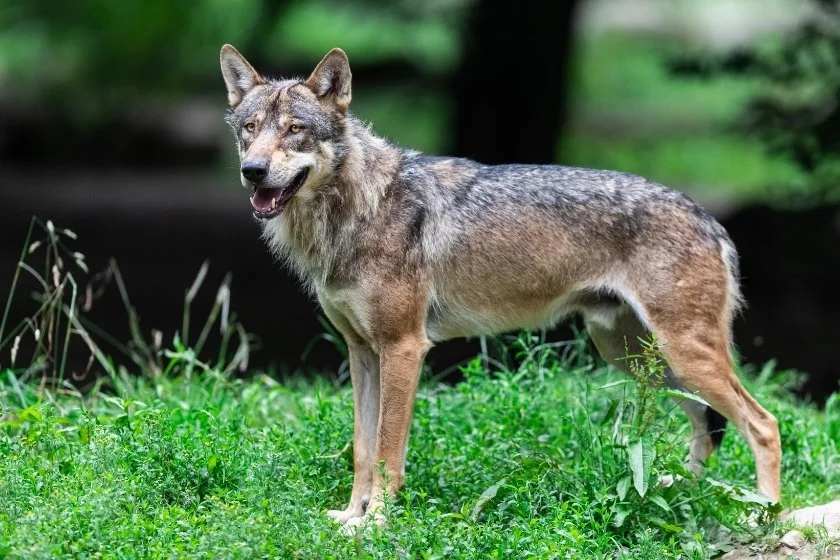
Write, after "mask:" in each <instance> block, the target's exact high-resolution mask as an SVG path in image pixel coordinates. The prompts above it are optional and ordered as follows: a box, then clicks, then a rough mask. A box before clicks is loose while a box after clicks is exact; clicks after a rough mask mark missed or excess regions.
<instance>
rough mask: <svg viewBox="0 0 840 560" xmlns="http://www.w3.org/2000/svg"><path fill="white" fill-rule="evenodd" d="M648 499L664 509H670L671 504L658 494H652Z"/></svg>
mask: <svg viewBox="0 0 840 560" xmlns="http://www.w3.org/2000/svg"><path fill="white" fill-rule="evenodd" d="M649 499H650V501H651V502H653V503H654V504H656V505H658V506H659V507H661V508H662V509H664V510H665V511H671V506H669V505H668V501H667V500H666V499H665V498H663V497H662V496H660V495H659V494H653V495H652V496H650V498H649Z"/></svg>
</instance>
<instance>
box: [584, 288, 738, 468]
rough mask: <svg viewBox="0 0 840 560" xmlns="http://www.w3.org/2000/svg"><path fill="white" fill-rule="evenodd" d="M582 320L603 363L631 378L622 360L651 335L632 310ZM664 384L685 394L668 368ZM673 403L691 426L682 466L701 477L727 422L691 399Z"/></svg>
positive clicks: (616, 310) (637, 350)
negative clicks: (686, 454) (684, 463)
mask: <svg viewBox="0 0 840 560" xmlns="http://www.w3.org/2000/svg"><path fill="white" fill-rule="evenodd" d="M584 319H585V321H586V328H587V330H588V331H589V335H590V337H591V338H592V342H593V343H594V344H595V348H597V350H598V353H599V354H600V355H601V357H602V358H603V359H604V361H606V362H607V363H609V364H611V365H613V366H615V367H616V368H617V369H619V370H620V371H623V372H624V373H626V374H627V375H631V372H630V368H629V365H628V362H627V360H626V359H625V357H626V356H628V355H640V354H641V352H642V346H641V343H640V341H639V339H640V338H641V339H645V338H647V337H649V336H650V332H649V331H648V330H647V329H646V328H645V326H644V325H643V324H642V322H641V321H639V319H638V318H637V317H636V314H635V313H634V312H633V310H632V309H630V307H628V306H627V305H625V304H622V305H620V306H619V307H616V308H614V309H612V310H610V311H608V312H607V313H606V314H605V313H604V312H601V313H597V314H587V313H584ZM665 384H666V385H667V386H669V387H671V388H674V389H679V390H681V391H686V390H687V389H686V387H685V385H683V383H681V382H680V380H679V379H678V378H677V377H676V376H675V375H674V373H673V372H672V371H671V368H670V367H669V368H668V369H667V370H666V377H665ZM674 401H675V402H676V404H677V405H679V407H680V408H681V409H682V410H683V412H685V415H686V416H687V417H688V420H689V422H691V439H690V441H689V454H688V458H687V459H686V465H685V466H686V468H687V469H688V470H689V471H691V472H693V473H694V474H696V475H700V474H702V472H703V464H704V463H705V462H706V460H707V459H708V458H709V455H711V454H712V452H713V451H714V449H715V448H716V447H717V446H718V445H719V444H720V441H721V439H722V438H723V431H724V429H725V427H726V419H725V418H724V417H723V416H721V415H720V414H718V413H717V412H716V411H715V410H713V409H712V408H711V407H709V406H706V405H704V404H702V403H698V402H696V401H692V400H690V399H674Z"/></svg>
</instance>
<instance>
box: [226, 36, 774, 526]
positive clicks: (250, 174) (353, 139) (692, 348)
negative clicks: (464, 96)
mask: <svg viewBox="0 0 840 560" xmlns="http://www.w3.org/2000/svg"><path fill="white" fill-rule="evenodd" d="M221 66H222V75H223V77H224V81H225V84H226V86H227V93H228V101H229V104H230V109H229V111H228V113H227V122H228V123H229V124H230V126H231V128H232V129H233V132H234V134H235V136H236V143H237V146H238V148H239V156H240V158H241V181H242V186H243V187H245V188H246V189H247V190H248V192H249V194H250V198H251V204H252V206H253V214H254V216H256V217H257V218H259V219H260V222H261V224H262V232H263V238H264V239H265V241H266V242H267V243H268V246H269V247H270V248H271V251H272V252H273V253H274V254H275V255H276V256H277V257H278V258H280V259H282V260H284V261H285V262H286V263H287V264H288V266H289V267H291V268H292V270H294V271H295V272H296V273H297V274H298V275H299V276H300V278H301V279H302V280H303V282H304V283H305V285H306V286H307V288H308V289H309V290H310V291H311V292H312V293H313V294H314V295H315V296H316V297H317V298H318V301H319V302H320V305H321V307H322V308H323V311H324V313H325V314H326V315H327V317H328V318H329V320H330V321H331V322H332V323H333V325H335V327H336V328H337V329H338V330H339V331H340V332H341V333H342V335H343V336H344V338H345V339H346V341H347V345H348V347H349V349H350V373H351V379H352V383H353V394H354V405H355V409H354V436H353V462H354V468H355V473H354V479H353V488H352V492H351V495H350V501H349V504H348V505H347V507H346V508H344V509H342V510H333V511H329V512H328V514H329V516H331V517H332V518H334V519H336V520H338V521H339V522H342V523H350V524H351V525H354V524H358V523H361V522H363V521H365V520H367V519H370V518H373V519H375V520H380V521H381V506H382V503H383V497H384V496H385V495H386V494H385V493H393V492H395V491H397V490H398V489H400V488H401V487H402V486H403V481H404V479H405V456H406V445H407V442H408V432H409V426H410V424H411V417H412V410H413V406H414V398H415V392H416V389H417V384H418V378H419V375H420V369H421V364H422V362H423V359H424V357H425V354H426V352H427V351H428V350H429V348H430V346H431V345H432V344H433V343H434V342H438V341H443V340H447V339H451V338H453V337H471V336H477V335H485V334H492V333H499V332H503V331H508V330H512V329H519V328H526V329H535V328H541V327H545V326H549V325H552V324H554V323H555V322H557V321H558V320H560V319H561V318H562V317H564V316H565V315H568V314H569V313H580V314H582V315H583V318H584V321H585V324H586V325H587V328H588V330H589V333H590V335H591V338H592V340H593V341H594V343H595V346H596V348H597V349H598V351H599V352H600V354H601V355H602V356H603V357H604V358H605V359H606V360H607V361H609V362H611V363H613V364H615V365H616V366H617V367H619V368H626V364H625V360H623V359H622V358H623V357H624V356H625V355H626V352H627V348H626V347H625V342H627V343H629V344H630V348H629V350H630V352H635V351H636V349H635V348H634V347H633V345H634V342H635V341H638V339H639V337H641V336H644V335H646V333H654V334H655V336H656V338H657V339H658V340H659V341H660V343H661V345H662V352H663V355H664V357H665V359H666V360H667V362H668V364H669V371H668V373H667V382H668V383H669V384H670V385H672V386H676V387H679V388H682V389H685V390H687V391H690V392H693V393H696V394H698V395H699V396H700V397H702V398H703V399H704V400H705V401H706V402H707V403H709V404H710V405H711V407H712V408H711V409H708V407H707V406H706V405H704V404H702V403H699V402H695V401H693V400H690V399H682V400H681V401H680V406H681V407H682V408H683V410H684V411H685V413H686V414H687V416H688V419H689V420H690V422H691V424H692V426H693V434H692V438H691V441H690V449H689V457H688V460H687V465H688V468H689V469H691V470H692V471H694V472H698V473H699V472H700V470H701V468H702V464H703V462H704V461H705V460H706V459H707V457H708V456H709V454H710V453H711V452H712V451H713V449H714V447H715V445H716V443H718V442H719V435H720V433H719V431H717V430H719V429H720V428H721V427H722V425H723V421H722V418H723V417H725V418H726V419H728V420H729V421H731V422H732V423H733V424H734V425H735V427H736V428H737V429H738V430H739V431H740V432H741V434H743V436H744V437H745V438H746V439H747V441H748V442H749V445H750V448H751V450H752V453H753V456H754V459H755V465H756V472H757V479H758V488H759V490H760V491H761V492H763V493H764V494H765V495H766V496H767V497H769V498H770V499H772V500H775V501H778V500H779V498H780V463H781V446H780V440H779V431H778V426H777V422H776V419H775V418H774V417H773V416H772V415H771V414H770V413H768V412H767V411H766V410H764V409H763V408H762V407H761V406H760V405H759V404H758V403H757V402H756V401H755V399H753V397H752V396H750V394H749V393H747V391H746V390H745V389H744V388H743V387H742V385H741V383H740V382H739V380H738V378H737V377H736V375H735V373H734V372H733V367H732V360H731V356H730V345H731V323H732V318H733V314H734V313H735V312H736V310H737V309H738V306H739V305H740V303H741V296H740V292H739V288H738V258H737V254H736V251H735V247H734V246H733V244H732V242H731V241H730V239H729V236H728V235H727V233H726V231H725V230H724V229H723V227H721V226H720V225H719V224H718V223H717V222H716V221H715V220H714V219H712V218H711V217H710V216H709V215H708V214H707V213H706V212H705V211H704V210H702V209H701V208H700V207H698V206H697V205H696V204H695V203H694V202H692V201H691V200H690V199H689V198H688V197H686V196H685V195H683V194H681V193H679V192H676V191H673V190H670V189H667V188H665V187H663V186H661V185H658V184H656V183H653V182H651V181H648V180H645V179H643V178H641V177H636V176H633V175H628V174H625V173H618V172H614V171H595V170H589V169H577V168H571V167H561V166H554V165H546V166H537V165H498V166H488V165H482V164H479V163H476V162H473V161H469V160H466V159H458V158H451V157H430V156H426V155H422V154H420V153H417V152H414V151H411V150H406V149H403V148H400V147H397V146H395V145H394V144H391V143H389V142H388V141H386V140H384V139H382V138H380V137H377V136H376V135H375V134H374V133H373V132H372V131H371V129H370V128H369V127H368V126H366V125H365V124H364V123H362V122H361V121H360V120H359V119H357V118H356V117H354V116H353V115H352V114H351V113H350V112H349V110H348V109H349V106H350V99H351V73H350V65H349V62H348V59H347V55H346V54H345V53H344V51H342V50H341V49H333V50H331V51H330V52H329V53H327V55H326V56H325V57H324V58H323V60H321V62H320V63H319V64H318V65H317V67H316V68H315V70H314V71H313V72H312V74H311V75H310V76H309V77H308V78H306V79H288V80H273V79H267V78H265V77H263V76H261V75H260V74H258V73H257V72H256V71H255V70H254V68H253V67H252V66H251V65H250V64H249V63H248V62H247V61H246V60H245V58H244V57H243V56H242V55H241V54H239V52H237V51H236V49H234V48H233V47H232V46H230V45H225V46H224V47H222V51H221ZM477 94H478V93H477ZM518 132H526V131H517V130H516V123H515V122H512V123H511V134H512V135H513V136H515V135H516V134H517V133H518ZM715 411H716V412H715ZM718 413H719V414H718ZM721 415H722V416H721ZM380 465H381V466H382V469H380V467H379V466H380Z"/></svg>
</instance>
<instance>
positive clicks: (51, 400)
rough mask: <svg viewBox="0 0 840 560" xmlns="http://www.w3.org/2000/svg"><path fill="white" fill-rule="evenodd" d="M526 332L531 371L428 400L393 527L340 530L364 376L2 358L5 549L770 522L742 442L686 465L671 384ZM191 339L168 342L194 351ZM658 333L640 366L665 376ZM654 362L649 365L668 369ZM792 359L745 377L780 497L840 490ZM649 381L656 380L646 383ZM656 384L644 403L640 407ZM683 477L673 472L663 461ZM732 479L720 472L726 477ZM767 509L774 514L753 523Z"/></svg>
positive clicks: (275, 547) (690, 542) (833, 417)
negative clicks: (92, 378)
mask: <svg viewBox="0 0 840 560" xmlns="http://www.w3.org/2000/svg"><path fill="white" fill-rule="evenodd" d="M557 350H558V349H557V348H556V347H551V346H549V345H542V344H540V343H539V341H538V340H535V339H534V338H533V337H527V336H523V337H520V338H519V339H517V341H516V342H514V343H513V344H512V345H511V346H510V352H511V353H512V354H513V355H514V356H515V357H516V358H517V359H518V360H519V363H518V366H517V367H516V368H513V369H511V368H502V369H496V368H492V369H489V368H488V367H486V366H485V362H486V360H485V359H484V357H478V358H476V359H475V360H473V361H472V362H470V363H469V364H468V365H467V366H466V367H465V368H464V374H465V380H464V381H463V382H462V383H460V384H458V385H455V386H445V385H439V384H434V383H427V384H424V386H423V387H422V388H421V391H420V394H419V396H418V399H417V404H416V412H415V416H414V425H413V431H412V439H411V446H410V449H409V453H408V465H407V489H406V490H405V491H404V492H402V493H401V494H400V495H399V496H398V497H397V499H396V500H394V501H392V502H390V503H389V504H387V506H386V507H387V513H388V518H389V524H388V525H387V526H386V527H385V528H383V529H381V530H378V529H374V530H372V531H370V532H369V533H368V534H366V535H364V536H359V537H356V538H348V537H344V536H341V535H340V534H339V532H338V530H337V526H336V525H334V524H333V523H332V522H331V521H330V520H328V519H327V518H326V516H325V515H324V512H325V510H326V509H328V508H335V507H342V506H343V505H344V503H343V502H344V501H346V500H347V499H348V497H349V492H350V486H351V484H352V453H351V452H350V447H349V442H350V441H351V437H352V394H351V391H350V389H349V387H346V386H345V387H336V386H334V385H332V384H330V383H328V382H326V381H325V380H323V379H319V380H316V381H314V382H303V381H296V380H289V381H288V382H287V383H285V384H278V383H277V382H275V381H274V380H272V379H270V378H268V377H266V376H260V375H257V376H255V377H253V378H251V379H249V380H238V379H232V378H230V377H229V376H228V375H225V374H222V373H221V372H220V371H219V370H217V369H214V368H208V369H203V368H198V369H196V370H195V371H194V373H193V374H192V376H190V377H186V376H185V375H184V374H183V373H181V374H177V375H166V374H164V375H160V374H158V375H154V376H141V377H116V378H115V379H114V381H113V384H112V386H110V388H109V389H108V391H104V390H94V391H92V392H89V393H87V394H80V393H77V392H75V391H73V390H71V389H67V388H65V389H60V390H57V391H49V390H44V389H42V388H40V387H39V386H38V384H36V383H24V384H21V383H19V382H16V378H15V376H14V374H13V373H12V372H11V371H6V372H5V373H4V374H3V375H2V376H0V405H1V406H2V416H0V495H2V496H3V499H2V500H0V551H3V554H4V555H5V556H6V557H9V558H23V557H26V558H60V557H79V556H100V557H104V558H112V557H137V558H156V557H163V556H166V557H171V556H173V555H175V556H181V557H208V558H209V557H213V558H216V557H224V558H255V557H282V558H351V557H360V556H362V557H377V558H393V557H395V556H397V557H412V558H414V557H418V558H444V557H447V558H450V557H453V558H488V557H489V558H493V557H505V558H524V557H538V558H548V557H570V556H571V557H585V558H614V557H621V558H645V559H650V558H677V557H684V558H708V557H710V556H712V555H714V554H716V553H717V552H719V551H722V550H726V549H727V548H728V547H730V546H732V544H733V543H736V542H738V541H740V540H743V539H750V540H755V539H761V538H764V539H767V540H769V538H770V536H772V535H774V534H778V533H779V532H780V531H781V530H782V529H783V528H782V527H781V526H779V525H777V524H776V523H774V522H772V511H768V510H767V509H766V507H765V505H764V503H763V502H762V501H761V500H760V498H758V497H755V496H754V495H753V494H751V493H750V491H749V490H748V489H749V488H752V487H753V485H754V480H753V478H754V477H753V462H752V457H751V455H750V453H749V450H748V448H747V445H746V443H745V442H744V440H743V438H741V437H739V436H737V435H736V434H731V437H728V438H726V439H725V441H724V445H723V448H722V449H721V450H720V451H719V452H718V453H717V454H716V455H714V456H713V457H712V459H711V460H710V463H709V471H708V476H707V477H706V478H704V479H701V480H694V479H690V475H689V473H687V472H686V471H685V470H684V469H683V467H682V462H683V458H684V456H685V438H686V437H687V435H688V432H689V430H688V425H687V422H686V421H685V419H684V418H683V416H682V414H681V413H679V411H678V410H677V411H675V410H674V405H673V404H672V401H671V400H670V399H667V398H665V396H664V395H662V394H660V392H659V390H658V389H657V388H656V384H655V383H648V382H644V381H643V382H642V383H636V382H634V381H629V380H628V379H626V378H624V377H622V376H620V375H619V374H617V373H616V372H614V371H612V370H607V369H600V368H599V369H595V368H593V366H592V365H591V364H590V363H588V359H587V358H586V356H585V355H584V356H580V355H578V356H576V359H575V361H573V362H568V361H564V360H562V359H560V358H559V357H558V355H557ZM184 356H185V355H184V354H181V355H179V356H178V357H173V358H172V359H174V360H176V361H178V360H180V361H181V362H182V363H180V364H178V365H177V366H176V367H174V368H173V369H174V370H177V371H180V372H184V371H186V368H187V366H188V365H189V364H187V363H183V361H184V360H186V358H185V357H184ZM658 359H659V358H658V356H657V355H656V353H655V351H654V350H653V347H651V349H650V350H648V351H646V353H644V354H643V356H642V357H641V358H639V359H638V364H637V365H636V366H634V367H637V368H640V369H638V371H639V372H640V373H643V374H645V375H648V378H649V379H650V378H655V376H656V375H657V374H656V368H657V367H658V366H656V365H655V364H656V363H657V361H658ZM652 364H653V365H652ZM790 380H791V376H790V375H789V374H787V373H777V372H774V371H773V369H772V367H768V368H765V369H764V370H763V371H762V372H760V374H759V375H757V376H756V375H747V376H746V382H747V385H748V386H749V388H750V389H751V390H752V391H754V392H755V393H756V394H757V396H758V398H759V399H760V400H761V401H762V402H763V403H764V404H765V405H767V407H768V408H769V409H770V410H772V411H773V412H774V413H775V414H777V415H778V417H779V419H780V426H781V429H782V437H783V441H784V445H785V456H784V465H783V472H784V473H785V476H784V479H783V482H784V495H785V496H786V499H787V503H786V505H791V506H796V505H800V504H802V503H809V502H815V501H820V500H825V499H826V498H827V497H833V496H835V495H836V494H837V493H838V492H840V476H838V474H837V473H836V469H834V468H833V467H834V466H836V463H837V460H838V459H840V449H838V444H837V442H838V441H840V405H838V403H840V400H838V398H837V397H833V398H831V399H829V402H828V404H827V406H826V409H825V411H824V412H820V411H818V410H817V409H816V408H815V407H813V406H810V405H807V404H802V403H799V402H796V401H795V400H794V399H793V397H791V396H790V393H789V392H788V391H787V389H785V387H786V385H788V384H789V383H790ZM643 395H644V396H643ZM643 401H644V404H643ZM673 474H678V475H682V476H685V477H686V480H684V481H681V482H678V483H676V484H674V485H673V486H670V487H664V486H662V485H660V484H659V483H658V480H659V479H660V477H662V476H663V475H673ZM724 481H725V482H724ZM756 517H759V518H761V517H763V518H765V521H768V523H767V524H766V525H763V526H762V527H761V528H755V527H754V526H752V525H750V524H749V523H748V522H747V519H749V518H756Z"/></svg>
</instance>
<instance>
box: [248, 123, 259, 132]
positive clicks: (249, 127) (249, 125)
mask: <svg viewBox="0 0 840 560" xmlns="http://www.w3.org/2000/svg"><path fill="white" fill-rule="evenodd" d="M256 128H257V125H255V124H254V123H252V122H249V123H245V130H247V131H248V132H254V129H256Z"/></svg>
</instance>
